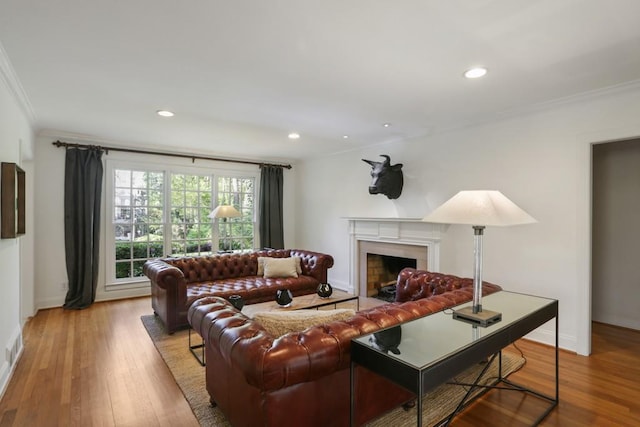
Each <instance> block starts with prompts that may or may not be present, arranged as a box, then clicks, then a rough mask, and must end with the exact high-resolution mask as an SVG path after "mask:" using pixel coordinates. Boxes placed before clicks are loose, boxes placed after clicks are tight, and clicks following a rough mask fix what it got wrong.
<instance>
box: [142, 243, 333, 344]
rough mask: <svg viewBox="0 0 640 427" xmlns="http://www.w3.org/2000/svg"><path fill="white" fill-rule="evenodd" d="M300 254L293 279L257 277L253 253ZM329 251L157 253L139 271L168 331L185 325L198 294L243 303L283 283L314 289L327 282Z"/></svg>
mask: <svg viewBox="0 0 640 427" xmlns="http://www.w3.org/2000/svg"><path fill="white" fill-rule="evenodd" d="M289 256H297V257H300V258H301V263H300V264H301V267H302V274H300V275H299V276H298V277H297V278H293V277H289V278H264V277H262V276H258V275H257V272H258V257H274V258H286V257H289ZM332 266H333V258H332V257H331V256H330V255H326V254H322V253H319V252H312V251H306V250H300V249H277V250H265V251H255V252H250V253H234V254H221V255H212V256H199V257H181V258H162V259H154V260H149V261H147V262H145V264H144V266H143V270H142V271H143V272H144V274H145V275H146V276H147V277H148V278H149V279H150V281H151V305H152V307H153V310H154V312H155V313H156V314H157V315H158V316H159V317H160V319H161V320H162V321H163V322H164V324H165V327H166V330H167V332H168V333H170V334H171V333H173V332H175V331H177V330H178V329H180V328H184V327H186V326H188V325H189V324H188V323H187V310H188V309H189V306H191V304H193V302H194V301H196V300H197V299H199V298H202V297H206V296H219V297H222V298H228V297H229V296H230V295H234V294H237V295H241V296H242V298H243V299H244V300H245V302H246V303H247V304H252V303H258V302H264V301H269V300H272V299H273V298H275V294H276V290H278V289H284V288H287V289H289V290H290V291H291V293H292V294H293V296H294V297H295V296H298V295H305V294H310V293H314V292H316V289H317V288H318V285H319V284H320V283H327V270H328V269H329V268H331V267H332Z"/></svg>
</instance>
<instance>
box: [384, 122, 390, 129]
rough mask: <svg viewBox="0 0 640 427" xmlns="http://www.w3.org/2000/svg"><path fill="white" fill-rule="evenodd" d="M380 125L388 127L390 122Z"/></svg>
mask: <svg viewBox="0 0 640 427" xmlns="http://www.w3.org/2000/svg"><path fill="white" fill-rule="evenodd" d="M382 126H384V127H386V128H388V127H390V126H391V123H384V124H383V125H382Z"/></svg>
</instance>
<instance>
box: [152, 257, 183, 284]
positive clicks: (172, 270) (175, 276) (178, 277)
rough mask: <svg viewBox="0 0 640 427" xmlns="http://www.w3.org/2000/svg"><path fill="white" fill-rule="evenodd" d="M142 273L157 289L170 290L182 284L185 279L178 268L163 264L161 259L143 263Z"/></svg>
mask: <svg viewBox="0 0 640 427" xmlns="http://www.w3.org/2000/svg"><path fill="white" fill-rule="evenodd" d="M142 272H143V273H144V275H145V276H147V277H148V278H149V280H151V282H152V283H155V284H156V285H158V286H159V287H161V288H162V289H165V290H171V289H174V288H177V287H179V285H180V283H181V282H182V283H184V281H185V278H184V274H182V271H180V269H179V268H176V267H174V266H172V265H171V264H168V263H166V262H164V261H163V260H161V259H152V260H149V261H147V262H145V263H144V265H143V266H142Z"/></svg>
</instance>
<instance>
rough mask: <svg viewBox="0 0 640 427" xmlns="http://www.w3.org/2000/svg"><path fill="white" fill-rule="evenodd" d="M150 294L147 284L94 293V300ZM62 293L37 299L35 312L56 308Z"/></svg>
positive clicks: (61, 302) (59, 304)
mask: <svg viewBox="0 0 640 427" xmlns="http://www.w3.org/2000/svg"><path fill="white" fill-rule="evenodd" d="M149 295H151V288H149V286H144V287H136V288H130V289H123V290H118V291H113V290H112V291H109V292H102V293H98V294H97V295H96V302H101V301H113V300H118V299H125V298H135V297H144V296H149ZM64 298H65V297H64V295H62V296H55V297H51V298H45V299H41V300H39V301H37V303H36V312H37V311H38V310H44V309H47V308H57V307H62V306H63V305H64Z"/></svg>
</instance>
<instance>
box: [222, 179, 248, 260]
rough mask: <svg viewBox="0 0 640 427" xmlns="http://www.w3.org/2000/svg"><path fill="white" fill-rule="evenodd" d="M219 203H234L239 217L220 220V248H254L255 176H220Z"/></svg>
mask: <svg viewBox="0 0 640 427" xmlns="http://www.w3.org/2000/svg"><path fill="white" fill-rule="evenodd" d="M217 183H218V188H217V193H218V198H217V200H218V205H233V206H235V207H236V209H238V210H239V211H240V216H239V217H238V218H224V219H222V220H219V221H218V236H219V246H218V248H219V250H244V249H253V248H254V244H253V242H254V234H255V233H254V220H253V218H254V206H255V204H254V194H255V193H254V184H255V179H254V178H236V177H219V178H218V180H217Z"/></svg>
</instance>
